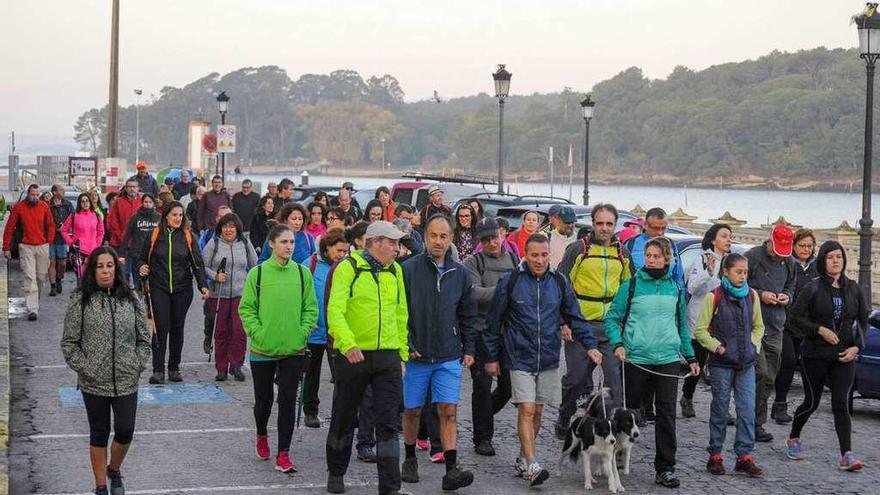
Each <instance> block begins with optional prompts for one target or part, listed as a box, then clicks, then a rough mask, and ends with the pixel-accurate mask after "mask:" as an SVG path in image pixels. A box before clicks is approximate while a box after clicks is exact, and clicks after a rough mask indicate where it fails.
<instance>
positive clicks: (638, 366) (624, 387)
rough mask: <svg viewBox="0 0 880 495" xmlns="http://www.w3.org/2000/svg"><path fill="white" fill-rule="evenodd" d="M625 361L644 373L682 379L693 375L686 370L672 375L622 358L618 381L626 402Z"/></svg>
mask: <svg viewBox="0 0 880 495" xmlns="http://www.w3.org/2000/svg"><path fill="white" fill-rule="evenodd" d="M626 363H629V364H630V365H631V366H635V367H636V368H638V369H640V370H642V371H644V372H646V373H650V374H652V375H656V376H662V377H665V378H675V379H676V380H684V379H685V378H688V377H691V376H693V373H691V372H688V373H687V374H685V375H672V374H669V373H660V372H659V371H654V370H651V369H648V368H645V367H644V366H641V365H638V364H636V363H634V362H632V361H629V360H626V359H624V360H623V362H622V363H620V365H621V371H620V378H621V380H620V381H621V385H622V387H621V388H622V390H623V401H624V403H626ZM603 406H604V397H603Z"/></svg>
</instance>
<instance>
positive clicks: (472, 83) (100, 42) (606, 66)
mask: <svg viewBox="0 0 880 495" xmlns="http://www.w3.org/2000/svg"><path fill="white" fill-rule="evenodd" d="M4 3H5V5H4V7H3V11H2V14H0V47H2V48H0V75H2V76H0V132H2V133H3V134H4V136H8V134H9V132H10V131H11V130H15V131H16V133H17V134H19V135H21V134H32V135H33V134H40V135H59V136H71V135H72V134H73V131H72V127H73V123H74V122H75V120H76V117H77V116H78V115H79V114H81V113H82V112H83V111H85V110H87V109H89V108H92V107H100V106H102V105H104V104H106V102H107V95H108V81H109V57H110V48H109V47H110V12H111V2H110V0H76V1H70V0H53V1H50V0H17V1H9V2H4ZM121 4H122V8H121V24H120V26H121V28H120V72H119V94H120V98H119V101H120V104H122V105H130V104H132V103H134V101H135V97H134V94H133V90H134V88H142V89H143V90H144V97H146V96H147V95H149V94H150V93H158V92H159V90H160V89H161V88H162V87H163V86H166V85H171V86H176V87H180V86H183V85H185V84H187V83H189V82H191V81H193V80H194V79H197V78H199V77H202V76H204V75H206V74H208V73H211V72H215V71H216V72H220V73H221V74H225V73H227V72H230V71H233V70H235V69H238V68H241V67H246V66H260V65H278V66H281V67H282V68H284V69H286V70H287V73H288V75H289V76H290V78H291V79H293V80H296V79H297V78H298V77H299V76H300V75H302V74H306V73H328V72H330V71H332V70H335V69H353V70H356V71H358V72H359V73H360V74H361V75H362V76H364V78H366V77H368V76H370V75H374V74H375V75H381V74H386V73H388V74H392V75H394V76H396V77H397V78H398V79H399V80H400V83H401V85H402V86H403V89H404V91H405V92H406V99H407V101H414V100H420V99H425V98H429V97H430V96H431V94H432V91H433V90H434V89H436V90H438V91H439V93H440V95H441V96H442V97H444V98H449V97H454V96H465V95H472V94H476V93H479V92H491V91H492V81H491V77H490V74H491V73H492V72H493V71H494V69H495V64H498V63H505V64H507V67H508V70H510V71H511V72H512V73H513V80H512V83H511V92H512V93H514V94H529V93H533V92H549V91H558V90H560V89H562V88H563V87H564V86H571V87H572V88H574V89H575V90H581V91H583V90H587V89H589V88H590V87H591V86H592V85H593V84H595V83H597V82H599V81H601V80H603V79H606V78H608V77H611V76H613V75H614V74H616V73H618V72H619V71H621V70H623V69H625V68H627V67H630V66H638V67H641V68H642V69H643V70H644V72H645V73H646V74H647V75H648V76H649V77H651V78H664V77H666V76H667V75H668V74H669V72H670V71H671V70H672V68H673V67H675V66H676V65H679V64H681V65H686V66H688V67H690V68H693V69H704V68H706V67H709V66H711V65H715V64H718V63H723V62H731V61H741V60H745V59H750V58H756V57H759V56H761V55H763V54H766V53H768V52H770V51H771V50H773V49H779V50H783V51H795V50H799V49H809V48H814V47H817V46H826V47H829V48H836V47H853V46H856V45H857V37H856V29H855V26H850V25H849V17H850V16H851V15H852V14H854V13H856V12H857V11H859V10H860V9H862V8H863V7H864V2H863V1H844V0H833V1H831V0H800V1H791V0H772V1H768V0H739V1H736V2H733V1H729V0H726V1H720V0H711V1H710V0H701V1H699V2H696V1H693V0H688V1H684V0H642V1H630V0H580V1H578V0H561V1H553V0H544V1H538V0H532V1H514V0H505V1H500V0H495V1H492V0H438V1H433V2H424V1H419V0H416V1H413V0H388V1H384V0H373V1H363V0H360V1H348V0H335V1H333V2H317V1H312V2H304V1H295V0H244V1H242V0H238V1H232V0H185V1H184V0H174V1H171V0H123V1H122V2H121ZM233 97H234V96H233ZM7 139H8V138H4V144H5V141H6V140H7ZM0 154H4V155H5V154H6V146H5V145H4V146H0Z"/></svg>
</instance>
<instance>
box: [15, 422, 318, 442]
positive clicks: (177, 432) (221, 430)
mask: <svg viewBox="0 0 880 495" xmlns="http://www.w3.org/2000/svg"><path fill="white" fill-rule="evenodd" d="M328 426H329V425H327V426H325V425H324V424H322V425H321V428H306V430H321V429H325V428H327V427H328ZM269 429H270V430H276V429H277V428H276V427H274V426H270V427H269ZM300 430H303V428H300ZM246 431H249V432H256V431H257V430H256V428H206V429H193V430H146V431H135V432H134V435H135V436H142V435H209V434H213V433H242V432H246ZM26 438H27V439H28V440H60V439H65V438H89V434H88V433H47V434H38V435H30V436H28V437H26Z"/></svg>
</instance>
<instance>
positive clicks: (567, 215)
mask: <svg viewBox="0 0 880 495" xmlns="http://www.w3.org/2000/svg"><path fill="white" fill-rule="evenodd" d="M557 216H558V217H559V219H560V220H562V221H563V222H564V223H575V222H577V219H578V217H577V215H575V214H574V208H572V207H571V206H562V207H560V208H559V215H557Z"/></svg>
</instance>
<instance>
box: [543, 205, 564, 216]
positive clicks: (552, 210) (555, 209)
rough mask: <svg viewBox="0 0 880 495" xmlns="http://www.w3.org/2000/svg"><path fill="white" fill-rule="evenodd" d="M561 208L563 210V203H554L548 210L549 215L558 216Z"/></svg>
mask: <svg viewBox="0 0 880 495" xmlns="http://www.w3.org/2000/svg"><path fill="white" fill-rule="evenodd" d="M560 210H562V205H553V206H551V207H550V209H549V210H547V215H549V216H551V217H557V218H558V217H559V211H560Z"/></svg>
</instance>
